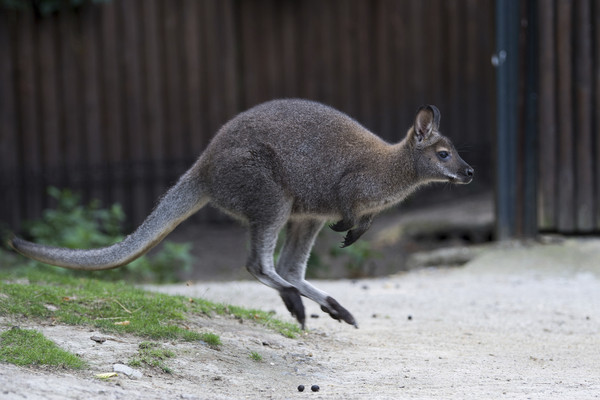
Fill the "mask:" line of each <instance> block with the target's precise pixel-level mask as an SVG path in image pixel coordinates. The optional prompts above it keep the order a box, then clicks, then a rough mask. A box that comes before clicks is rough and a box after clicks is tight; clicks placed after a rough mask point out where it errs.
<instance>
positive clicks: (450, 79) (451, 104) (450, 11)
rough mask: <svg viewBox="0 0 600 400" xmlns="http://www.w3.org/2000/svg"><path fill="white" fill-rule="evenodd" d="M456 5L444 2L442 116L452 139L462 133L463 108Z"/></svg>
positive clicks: (458, 25) (454, 1)
mask: <svg viewBox="0 0 600 400" xmlns="http://www.w3.org/2000/svg"><path fill="white" fill-rule="evenodd" d="M458 3H459V0H450V1H445V2H444V8H445V12H446V15H447V19H448V21H449V23H447V24H446V26H445V27H446V31H445V38H446V46H447V47H448V52H447V54H448V59H447V62H446V64H445V65H446V68H444V72H445V74H444V75H445V77H444V80H445V81H446V82H447V90H448V93H447V94H446V97H447V99H448V104H447V106H446V112H445V116H444V120H445V122H444V126H445V129H446V130H447V134H448V135H450V136H452V137H453V138H455V136H454V135H458V134H459V132H461V131H462V126H461V125H462V118H460V117H459V114H460V113H461V110H462V108H463V107H462V105H461V102H460V99H459V97H458V94H459V93H460V92H461V89H462V88H461V86H460V82H459V76H460V74H461V73H462V59H461V57H460V49H461V48H462V47H463V44H462V43H461V41H460V29H461V23H460V18H461V15H460V13H459V8H458V5H459V4H458ZM457 144H459V145H460V142H457Z"/></svg>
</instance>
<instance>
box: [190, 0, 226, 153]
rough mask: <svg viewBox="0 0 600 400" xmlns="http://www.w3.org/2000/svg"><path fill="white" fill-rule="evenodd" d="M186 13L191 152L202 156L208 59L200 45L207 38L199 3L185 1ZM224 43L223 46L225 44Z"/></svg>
mask: <svg viewBox="0 0 600 400" xmlns="http://www.w3.org/2000/svg"><path fill="white" fill-rule="evenodd" d="M182 12H183V16H182V17H183V36H182V39H183V43H182V44H183V46H184V52H183V57H184V69H185V72H184V77H185V85H184V91H185V97H186V106H187V113H186V116H187V118H188V124H189V131H190V143H189V146H190V152H191V153H192V154H200V151H201V150H202V149H203V147H204V144H205V143H204V141H203V140H202V139H203V138H202V136H203V131H204V130H205V128H204V126H205V124H204V121H205V120H206V116H205V115H204V113H203V109H202V99H201V97H202V96H203V95H204V93H205V90H206V88H205V87H204V83H205V82H204V81H203V80H202V72H203V68H204V63H206V62H207V61H208V60H206V59H204V60H203V59H202V57H201V53H200V50H201V49H200V44H201V42H202V38H203V36H204V34H203V32H202V31H201V26H200V19H199V13H200V7H199V3H198V1H196V0H186V1H185V2H184V3H183V7H182ZM222 44H224V43H222Z"/></svg>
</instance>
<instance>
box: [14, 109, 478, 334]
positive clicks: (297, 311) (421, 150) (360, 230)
mask: <svg viewBox="0 0 600 400" xmlns="http://www.w3.org/2000/svg"><path fill="white" fill-rule="evenodd" d="M439 123H440V112H439V110H438V109H437V108H436V107H435V106H432V105H427V106H422V107H420V108H419V109H418V111H417V113H416V116H415V120H414V124H413V126H412V127H411V128H410V129H409V130H408V133H407V135H406V137H405V138H404V139H403V140H402V141H401V142H400V143H397V144H389V143H386V142H385V141H383V140H382V139H380V138H379V137H377V136H376V135H374V134H373V133H371V132H370V131H368V130H367V129H366V128H364V127H363V126H361V125H360V124H359V123H358V122H356V121H355V120H353V119H352V118H350V117H349V116H347V115H345V114H343V113H342V112H340V111H337V110H335V109H333V108H330V107H328V106H325V105H323V104H320V103H316V102H313V101H308V100H297V99H284V100H273V101H270V102H267V103H264V104H261V105H258V106H255V107H254V108H251V109H250V110H248V111H245V112H243V113H241V114H239V115H237V116H236V117H234V118H233V119H232V120H230V121H229V122H227V123H226V124H225V125H224V126H223V127H222V128H221V129H220V130H219V131H218V133H217V134H216V135H215V137H214V138H213V139H212V141H211V143H210V144H209V145H208V147H207V148H206V150H205V151H204V152H203V153H202V154H201V155H200V157H199V158H198V160H197V161H196V162H195V163H194V164H193V165H192V167H191V168H190V169H189V170H188V171H187V172H186V173H185V174H184V175H183V176H181V177H180V178H179V180H178V182H177V183H176V184H175V185H174V186H173V187H172V188H170V189H169V190H168V191H167V193H166V194H165V195H164V196H163V197H162V199H161V200H160V201H159V202H158V204H157V206H156V207H155V209H154V210H153V211H152V212H151V213H150V215H149V216H148V217H147V219H146V220H145V221H144V222H143V223H142V224H141V225H140V226H139V227H138V228H137V229H136V230H135V231H134V232H133V233H132V234H131V235H129V236H127V237H126V238H125V239H124V240H123V241H121V242H119V243H116V244H114V245H112V246H108V247H104V248H99V249H92V250H77V249H75V250H73V249H66V248H57V247H49V246H44V245H39V244H35V243H32V242H29V241H26V240H23V239H20V238H18V237H13V238H12V239H11V240H10V243H9V244H10V245H11V246H12V247H13V248H14V249H15V250H16V251H18V252H19V253H21V254H23V255H25V256H27V257H30V258H33V259H35V260H38V261H41V262H44V263H48V264H52V265H57V266H60V267H65V268H70V269H78V270H104V269H110V268H116V267H119V266H122V265H125V264H127V263H129V262H131V261H133V260H134V259H136V258H137V257H139V256H141V255H142V254H144V253H146V252H147V251H148V250H150V249H151V248H152V247H153V246H155V245H156V244H157V243H159V242H160V241H161V240H162V239H163V238H164V237H165V236H166V235H167V234H168V233H169V232H171V231H172V230H173V229H174V228H175V227H176V226H177V225H178V224H179V223H180V222H182V221H183V220H185V219H186V218H188V217H189V216H190V215H192V214H193V213H195V212H196V211H197V210H199V209H200V208H201V207H203V206H205V205H206V204H207V203H208V202H211V204H213V205H214V206H216V207H217V208H219V209H221V210H222V211H224V212H225V213H227V214H229V215H231V216H233V217H234V218H236V219H239V220H241V221H242V222H244V223H246V224H247V226H248V228H249V233H250V251H249V255H248V259H247V263H246V268H247V269H248V271H249V272H250V273H251V274H252V275H253V276H254V277H256V279H258V280H259V281H260V282H262V283H263V284H265V285H267V286H270V287H272V288H274V289H275V290H277V291H278V292H279V295H280V296H281V298H282V299H283V302H284V303H285V305H286V307H287V309H288V310H289V311H290V312H291V314H292V315H293V316H294V317H295V318H296V319H297V320H298V322H299V324H300V325H301V326H302V328H304V324H305V319H306V318H305V311H304V305H303V304H302V299H301V296H305V297H307V298H309V299H311V300H313V301H315V302H316V303H318V304H319V305H320V306H321V309H322V310H323V311H324V312H326V313H328V314H329V315H330V316H331V317H332V318H334V319H336V320H338V321H340V322H341V321H345V322H347V323H348V324H350V325H354V326H355V327H358V325H357V323H356V320H355V319H354V317H353V316H352V314H350V312H349V311H348V310H346V309H345V308H344V307H342V306H341V305H340V304H339V303H338V302H337V301H336V300H335V299H334V298H333V297H331V296H330V295H329V294H328V293H325V292H323V291H321V290H319V289H317V288H316V287H315V286H313V285H311V284H310V283H309V282H307V281H306V279H305V271H306V263H307V260H308V257H309V254H310V251H311V248H312V246H313V243H314V241H315V237H316V235H317V233H318V232H319V231H320V230H321V228H322V227H323V225H324V224H325V223H326V222H327V221H336V222H335V223H333V224H331V225H330V226H329V227H330V228H331V229H333V230H334V231H336V232H347V233H346V235H345V238H344V240H343V244H342V247H346V246H350V245H351V244H352V243H354V242H355V241H356V240H358V239H359V238H360V237H361V235H363V234H364V233H365V232H366V231H367V230H368V229H369V226H370V225H371V221H372V220H373V217H374V216H375V215H376V214H377V213H379V212H380V211H382V210H384V209H386V208H389V207H392V206H393V205H395V204H398V203H399V202H401V201H402V200H403V199H404V198H406V197H407V196H408V195H409V194H411V193H412V192H414V191H415V190H416V189H417V188H418V187H420V186H423V185H425V184H428V183H431V182H451V183H458V184H467V183H470V182H471V180H472V179H473V174H474V170H473V168H471V167H470V166H469V165H468V164H467V163H466V162H465V161H463V160H462V159H461V157H460V156H459V155H458V153H457V151H456V149H455V148H454V146H453V145H452V143H451V142H450V140H449V139H447V138H446V137H444V136H442V135H441V134H440V133H439V130H438V129H439ZM286 225H287V226H286ZM284 226H286V236H285V242H284V244H283V248H282V250H281V253H280V256H279V260H278V262H277V266H275V265H274V261H273V252H274V250H275V245H276V242H277V237H278V234H279V232H280V231H281V230H282V229H283V227H284Z"/></svg>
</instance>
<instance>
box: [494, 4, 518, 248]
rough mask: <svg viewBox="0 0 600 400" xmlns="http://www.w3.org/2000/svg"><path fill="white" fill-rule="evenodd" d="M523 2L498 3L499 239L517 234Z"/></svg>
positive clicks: (497, 196) (497, 234)
mask: <svg viewBox="0 0 600 400" xmlns="http://www.w3.org/2000/svg"><path fill="white" fill-rule="evenodd" d="M519 16H520V13H519V1H517V0H496V54H495V56H494V60H493V61H494V65H495V66H496V90H497V94H496V96H497V106H496V107H497V109H496V121H497V132H496V135H497V136H496V145H497V153H496V157H497V160H496V238H497V239H498V240H505V239H509V238H512V237H514V236H515V234H516V208H515V206H516V184H517V121H518V112H519V110H518V107H517V104H518V94H519V93H518V88H519V76H518V75H519V27H520V25H519V22H520V21H519Z"/></svg>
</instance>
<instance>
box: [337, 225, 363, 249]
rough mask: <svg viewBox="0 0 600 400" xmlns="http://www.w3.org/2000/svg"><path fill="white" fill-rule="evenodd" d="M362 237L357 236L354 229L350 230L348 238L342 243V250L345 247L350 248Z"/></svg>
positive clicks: (347, 234)
mask: <svg viewBox="0 0 600 400" xmlns="http://www.w3.org/2000/svg"><path fill="white" fill-rule="evenodd" d="M360 236H361V235H357V234H356V233H355V231H354V229H352V230H349V231H348V233H346V237H345V238H344V241H343V242H342V246H341V247H342V249H343V248H344V247H348V246H350V245H351V244H352V243H354V242H356V241H357V240H358V238H359V237H360Z"/></svg>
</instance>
